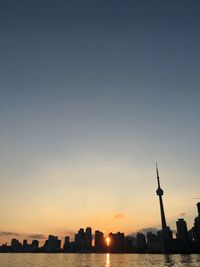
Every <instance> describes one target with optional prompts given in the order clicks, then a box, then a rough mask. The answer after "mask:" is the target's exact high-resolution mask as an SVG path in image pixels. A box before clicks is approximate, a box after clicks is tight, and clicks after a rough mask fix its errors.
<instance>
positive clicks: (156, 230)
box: [129, 227, 159, 236]
mask: <svg viewBox="0 0 200 267" xmlns="http://www.w3.org/2000/svg"><path fill="white" fill-rule="evenodd" d="M158 231H159V229H157V228H154V227H147V228H141V229H139V230H137V231H136V232H133V233H131V234H130V235H129V236H136V235H137V233H143V234H145V235H146V234H147V233H148V232H152V233H154V234H156V233H157V232H158Z"/></svg>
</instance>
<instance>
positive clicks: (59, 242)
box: [0, 163, 200, 252]
mask: <svg viewBox="0 0 200 267" xmlns="http://www.w3.org/2000/svg"><path fill="white" fill-rule="evenodd" d="M156 179H157V185H158V188H157V190H156V195H158V196H159V207H160V217H161V223H160V227H158V228H154V227H149V228H143V229H140V230H138V231H137V232H135V233H130V234H127V237H126V236H125V234H124V233H120V232H119V231H118V232H117V233H116V235H118V234H119V238H121V237H120V236H121V234H122V235H123V236H124V237H125V238H133V237H135V238H136V237H137V236H138V235H139V240H140V235H142V237H141V238H142V241H141V242H142V244H143V245H144V236H145V235H147V237H146V238H147V240H148V235H149V234H150V235H155V234H158V236H159V235H160V234H159V232H160V233H161V236H163V239H164V240H165V239H171V238H174V235H175V233H176V236H177V238H179V237H178V236H179V234H180V235H185V233H184V232H183V233H182V231H183V230H182V223H184V224H185V229H186V230H185V231H186V235H188V240H190V239H191V240H192V238H194V239H195V238H196V237H195V230H192V229H193V228H194V227H191V230H190V231H192V232H193V234H192V236H193V237H189V236H191V234H189V232H188V230H187V223H186V222H185V220H184V218H183V217H184V214H179V215H180V216H179V218H178V221H176V227H177V231H176V230H174V229H170V227H169V226H168V225H167V222H166V216H165V208H164V203H163V199H162V197H163V195H164V191H163V189H162V188H161V181H160V175H159V171H158V165H157V163H156ZM197 209H198V217H197V218H196V219H195V220H197V226H196V229H197V232H198V234H197V241H195V242H197V243H198V246H199V243H200V230H199V222H198V221H199V218H200V202H198V203H197ZM116 216H118V217H119V218H121V217H123V216H124V215H122V214H118V215H116ZM179 225H180V226H179ZM194 225H195V221H194ZM87 229H90V230H89V231H90V236H91V240H90V242H91V246H93V241H94V242H95V243H96V241H95V240H96V232H98V233H100V236H101V235H103V237H102V236H101V240H100V243H102V239H103V243H104V245H103V247H104V249H106V247H107V248H109V243H110V239H111V240H112V235H114V236H115V234H112V232H110V233H106V231H103V232H101V231H100V232H99V230H96V231H95V236H94V235H92V230H91V228H90V227H86V233H87ZM80 231H81V236H83V235H84V228H80V230H79V232H80ZM187 232H188V233H187ZM66 234H67V236H66ZM4 235H5V236H8V238H10V237H12V241H11V246H17V248H16V249H17V250H16V251H18V250H19V251H21V248H20V247H19V246H21V245H22V244H23V247H24V246H25V247H27V248H26V249H29V248H28V247H29V246H31V245H29V244H28V242H29V243H30V242H31V241H32V244H33V248H34V247H35V244H36V243H37V244H36V247H35V249H37V248H38V246H39V245H42V246H41V249H42V247H43V246H44V247H45V246H47V245H45V244H46V243H47V238H46V236H45V235H43V234H29V235H23V234H21V235H20V234H17V233H13V232H5V233H4ZM198 235H199V237H198ZM48 236H49V237H48V240H49V238H50V240H51V238H52V241H49V242H50V243H51V242H53V243H52V244H54V245H55V244H56V245H55V246H56V247H57V246H58V247H57V249H58V251H59V250H60V248H61V246H63V249H64V248H65V243H66V240H67V243H69V241H70V242H76V238H77V234H76V233H75V232H73V233H72V232H71V233H69V232H66V233H65V235H64V236H61V239H58V237H57V236H55V235H52V234H50V235H49V234H48ZM72 236H74V238H73V237H72ZM110 236H111V237H110ZM114 236H113V238H114ZM15 237H16V238H15ZM19 239H20V240H23V242H22V243H21V244H20V243H19ZM37 239H39V240H37ZM71 239H72V240H71ZM183 241H184V240H183ZM183 241H182V242H183ZM35 242H36V243H35ZM128 242H129V241H128ZM146 242H147V241H145V245H144V247H145V249H144V247H143V249H141V252H144V251H146ZM159 242H160V241H159ZM86 243H87V242H86ZM106 243H107V244H106ZM111 243H112V241H111ZM139 243H140V241H139ZM4 244H9V242H6V241H4V242H2V244H1V243H0V245H4ZM12 244H13V245H12ZM129 245H130V244H129ZM129 245H128V246H129ZM131 246H132V245H131ZM178 246H179V245H178ZM188 246H189V249H190V250H191V251H192V248H191V247H190V246H191V244H190V245H188ZM47 247H48V246H47ZM47 247H46V249H47ZM67 247H68V249H70V247H69V245H67ZM139 247H140V246H139ZM139 247H138V249H139ZM150 247H151V245H150ZM153 247H154V245H153ZM30 248H31V247H30ZM43 249H44V248H43ZM43 249H42V250H41V251H43ZM46 249H45V250H44V251H46ZM57 249H56V250H57ZM104 249H103V251H104V252H105V251H107V250H104ZM135 249H136V248H135ZM138 249H136V251H140V249H139V250H138ZM64 250H65V249H64ZM91 250H92V247H91V248H90V249H89V250H88V249H86V251H85V252H91ZM153 250H154V248H153ZM58 251H57V252H58ZM69 251H70V250H69ZM69 251H68V250H67V252H69ZM72 251H73V249H72ZM75 251H76V250H75ZM75 251H74V252H75ZM108 251H109V250H108ZM127 251H129V252H131V251H132V252H133V251H134V252H135V250H134V249H133V250H132V249H131V248H129V249H128V250H127ZM150 251H151V249H150ZM25 252H26V250H25ZM46 252H50V251H48V249H47V251H46ZM55 252H56V251H55Z"/></svg>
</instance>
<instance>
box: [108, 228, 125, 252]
mask: <svg viewBox="0 0 200 267" xmlns="http://www.w3.org/2000/svg"><path fill="white" fill-rule="evenodd" d="M109 238H110V245H109V252H125V248H126V241H125V235H124V233H120V232H118V233H116V234H113V233H110V234H109Z"/></svg>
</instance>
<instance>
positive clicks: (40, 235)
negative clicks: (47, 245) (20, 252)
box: [27, 234, 46, 239]
mask: <svg viewBox="0 0 200 267" xmlns="http://www.w3.org/2000/svg"><path fill="white" fill-rule="evenodd" d="M27 238H31V239H46V236H45V235H43V234H32V235H28V236H27Z"/></svg>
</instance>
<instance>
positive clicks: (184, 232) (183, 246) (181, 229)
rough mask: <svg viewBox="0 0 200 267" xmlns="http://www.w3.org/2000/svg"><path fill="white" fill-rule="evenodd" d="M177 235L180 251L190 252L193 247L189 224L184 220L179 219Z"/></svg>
mask: <svg viewBox="0 0 200 267" xmlns="http://www.w3.org/2000/svg"><path fill="white" fill-rule="evenodd" d="M176 227H177V234H176V238H177V240H178V241H179V245H180V251H182V252H189V250H190V249H191V247H192V244H191V241H190V239H189V234H188V229H187V224H186V221H185V220H184V219H182V218H181V219H178V220H177V221H176Z"/></svg>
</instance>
